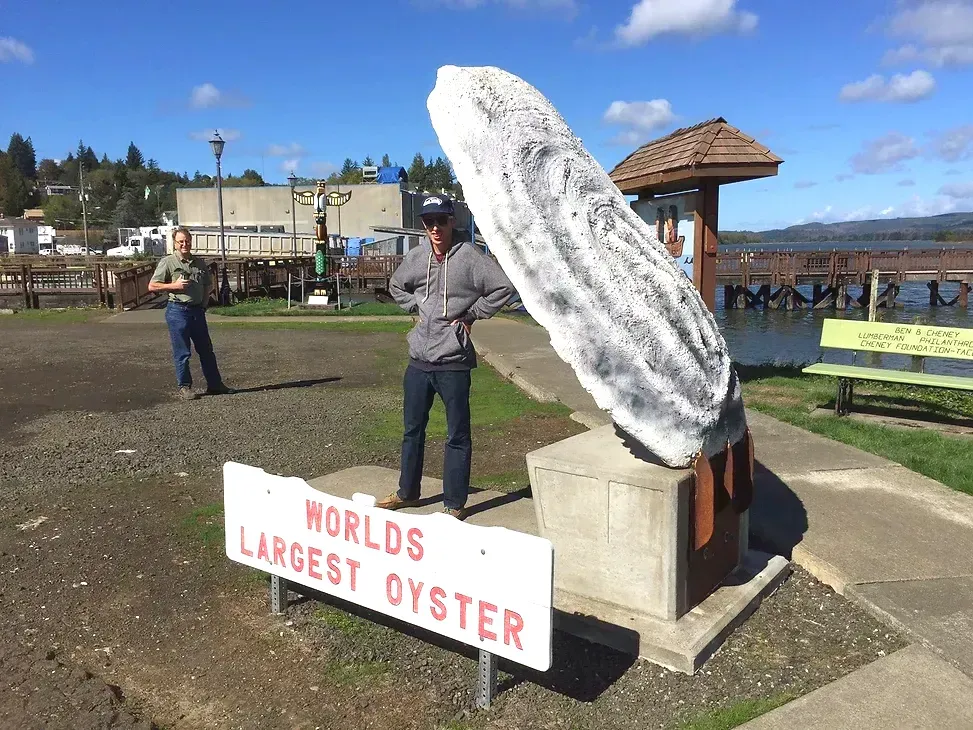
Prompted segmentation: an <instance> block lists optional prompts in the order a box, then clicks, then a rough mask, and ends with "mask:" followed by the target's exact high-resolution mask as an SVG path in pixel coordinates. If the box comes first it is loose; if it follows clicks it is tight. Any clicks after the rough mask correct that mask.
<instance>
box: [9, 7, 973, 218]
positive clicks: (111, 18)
mask: <svg viewBox="0 0 973 730" xmlns="http://www.w3.org/2000/svg"><path fill="white" fill-rule="evenodd" d="M444 64H456V65H493V66H499V67H501V68H504V69H506V70H508V71H510V72H512V73H515V74H517V75H518V76H521V77H522V78H524V79H525V80H526V81H528V82H530V83H531V84H533V85H534V86H536V87H537V88H538V89H539V90H540V91H541V92H542V93H544V94H545V95H546V96H547V97H548V98H549V99H550V100H551V102H552V103H553V104H554V105H555V106H556V107H557V109H558V110H559V111H560V113H561V114H562V115H563V116H564V118H565V119H566V120H567V122H568V124H569V125H570V126H571V127H572V129H573V130H574V132H575V133H576V134H577V135H578V136H579V137H581V138H582V139H583V140H584V143H585V145H586V147H587V148H588V150H589V151H590V152H591V153H592V154H593V155H594V156H595V158H596V159H598V160H599V162H601V163H602V164H603V165H604V166H605V167H606V168H607V169H611V167H613V166H614V165H615V164H616V163H617V162H618V161H619V160H621V159H622V158H623V157H624V156H625V155H627V154H628V153H629V152H631V151H632V150H633V149H635V148H636V147H637V146H638V144H640V143H641V142H644V141H647V140H649V139H653V138H656V137H659V136H662V135H664V134H666V133H668V132H670V131H672V130H673V129H676V128H678V127H681V126H687V125H690V124H695V123H697V122H700V121H704V120H706V119H709V118H711V117H715V116H723V117H725V118H726V119H727V120H728V121H729V122H730V123H731V124H733V125H734V126H737V127H739V128H741V129H742V130H744V131H745V132H747V133H749V134H751V135H753V136H755V137H757V139H758V140H760V141H761V142H763V143H764V144H766V145H767V146H769V147H770V148H771V149H772V150H773V151H774V152H776V153H777V154H778V155H779V156H781V157H783V158H784V160H785V162H784V164H783V165H781V168H780V174H779V176H778V177H777V178H771V179H769V180H765V181H752V182H745V183H738V184H735V185H730V186H726V187H724V188H723V189H722V193H721V195H722V198H721V206H720V213H721V215H720V228H722V229H729V228H751V229H763V228H769V227H777V226H786V225H791V224H794V223H798V222H806V221H811V220H823V221H831V220H843V219H847V218H872V217H881V216H885V217H898V216H903V215H929V214H935V213H942V212H949V211H953V210H973V166H971V163H970V161H971V159H973V100H971V99H973V0H854V1H853V2H852V1H850V0H815V1H814V2H804V1H801V0H599V1H597V2H596V1H595V0H370V1H365V2H340V1H338V0H332V1H330V2H329V1H327V0H322V1H321V2H317V3H311V4H300V3H276V2H275V3H271V2H258V1H257V0H234V2H223V1H221V0H209V1H208V2H205V3H200V2H186V1H185V0H172V1H171V2H168V3H166V4H165V5H159V4H146V5H145V6H136V4H135V3H128V2H121V1H120V0H118V1H116V2H105V1H104V0H101V1H99V0H86V2H83V3H80V2H77V3H63V2H54V1H53V0H15V1H13V2H11V1H10V0H0V89H2V94H3V104H2V108H3V114H2V115H0V140H2V141H3V144H5V140H6V139H8V138H9V135H10V134H11V133H12V132H20V133H21V134H23V135H24V136H28V135H29V136H30V137H31V138H32V139H33V142H34V145H35V148H36V150H37V153H38V159H40V158H42V157H54V158H60V157H63V156H64V155H66V154H67V152H68V151H70V150H72V149H74V148H75V147H76V146H77V142H78V140H79V139H84V141H85V143H86V144H88V145H91V146H92V147H93V148H94V149H95V151H96V152H97V154H98V155H99V156H100V155H101V154H102V153H103V152H107V153H108V155H109V156H110V157H112V158H117V157H122V156H124V154H125V151H126V148H127V146H128V143H129V141H130V140H133V141H134V142H135V143H136V144H137V145H138V146H139V148H140V149H141V150H142V152H143V154H144V155H145V157H146V159H148V158H150V157H151V158H155V159H156V160H158V161H159V164H160V165H161V166H162V167H163V168H164V169H172V170H178V171H185V172H188V173H189V174H190V175H191V174H193V172H194V171H196V170H197V169H198V170H201V171H204V172H211V168H213V158H212V155H211V153H210V152H209V147H208V145H207V144H206V142H205V140H206V138H208V135H209V133H210V132H211V131H212V129H213V128H215V127H219V128H220V129H223V130H225V132H224V136H226V137H227V139H228V140H229V142H228V144H227V146H226V153H225V156H224V167H225V169H226V171H227V172H232V173H239V172H242V170H243V169H244V168H246V167H252V168H255V169H257V170H258V171H261V172H262V173H263V174H264V176H265V178H266V179H267V180H268V181H269V182H282V181H283V180H284V178H285V177H286V175H287V173H288V171H289V170H290V169H291V167H292V166H295V167H296V169H297V172H298V174H301V175H307V176H315V175H323V174H326V173H327V172H329V171H330V170H331V169H333V168H334V167H335V166H339V165H340V164H341V162H342V160H343V159H344V158H345V157H352V158H354V159H358V160H361V159H362V158H363V157H365V156H366V155H371V156H372V157H373V158H375V159H376V160H378V159H379V158H380V157H381V155H382V154H383V153H385V152H388V153H389V155H390V156H391V157H392V159H393V161H397V162H399V163H400V164H403V165H406V166H408V164H409V162H410V160H411V159H412V156H413V155H414V154H415V153H416V152H417V151H420V152H422V153H423V154H425V155H427V156H428V155H438V154H441V150H440V149H439V146H438V143H437V141H436V135H435V132H434V131H433V129H432V125H431V124H430V122H429V116H428V113H427V111H426V106H425V100H426V96H427V95H428V93H429V92H430V91H431V89H432V87H433V85H434V84H435V77H436V69H437V68H438V67H439V66H441V65H444Z"/></svg>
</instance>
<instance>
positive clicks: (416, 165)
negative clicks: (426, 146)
mask: <svg viewBox="0 0 973 730" xmlns="http://www.w3.org/2000/svg"><path fill="white" fill-rule="evenodd" d="M409 182H410V183H411V184H413V185H415V186H416V189H417V190H420V191H422V190H426V189H428V186H427V185H426V161H425V160H424V159H423V158H422V153H421V152H416V156H415V157H413V158H412V164H411V165H409Z"/></svg>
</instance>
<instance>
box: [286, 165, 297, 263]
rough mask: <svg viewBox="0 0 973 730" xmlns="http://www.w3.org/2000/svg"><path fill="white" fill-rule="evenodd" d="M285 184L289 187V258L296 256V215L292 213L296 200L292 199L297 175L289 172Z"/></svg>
mask: <svg viewBox="0 0 973 730" xmlns="http://www.w3.org/2000/svg"><path fill="white" fill-rule="evenodd" d="M287 182H289V183H290V185H291V256H297V214H296V213H295V211H294V207H295V206H296V205H297V199H296V198H295V197H294V188H295V187H296V186H297V175H295V174H294V171H293V170H291V174H290V177H288V178H287Z"/></svg>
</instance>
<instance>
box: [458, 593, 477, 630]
mask: <svg viewBox="0 0 973 730" xmlns="http://www.w3.org/2000/svg"><path fill="white" fill-rule="evenodd" d="M455 597H456V600H457V601H459V627H460V628H461V629H465V628H466V607H467V606H469V605H470V604H471V603H473V599H472V598H470V597H469V596H464V595H463V594H462V593H457V594H456V596H455Z"/></svg>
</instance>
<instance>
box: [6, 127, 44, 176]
mask: <svg viewBox="0 0 973 730" xmlns="http://www.w3.org/2000/svg"><path fill="white" fill-rule="evenodd" d="M7 155H8V156H9V157H10V162H11V163H13V166H14V167H15V168H17V171H18V172H19V173H20V175H21V177H23V178H24V179H25V180H36V179H37V156H36V155H35V154H34V143H33V142H31V140H30V137H28V138H27V139H24V138H23V137H22V136H20V134H18V133H17V132H14V133H13V134H11V135H10V144H8V145H7Z"/></svg>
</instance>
